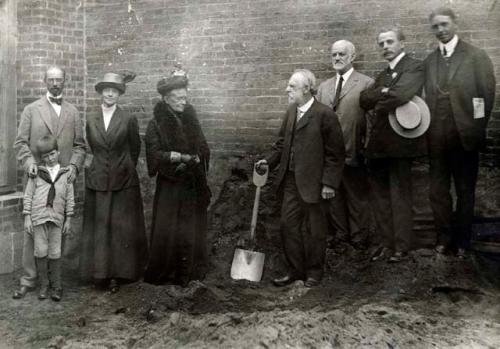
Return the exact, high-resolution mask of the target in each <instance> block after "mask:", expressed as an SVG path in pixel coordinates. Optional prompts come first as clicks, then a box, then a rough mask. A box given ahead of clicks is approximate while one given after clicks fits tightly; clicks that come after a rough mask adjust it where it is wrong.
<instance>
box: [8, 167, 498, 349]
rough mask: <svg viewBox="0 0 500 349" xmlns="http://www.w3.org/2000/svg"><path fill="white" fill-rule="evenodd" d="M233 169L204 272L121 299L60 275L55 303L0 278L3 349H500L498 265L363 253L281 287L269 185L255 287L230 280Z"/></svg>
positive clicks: (236, 228) (236, 201)
mask: <svg viewBox="0 0 500 349" xmlns="http://www.w3.org/2000/svg"><path fill="white" fill-rule="evenodd" d="M241 167H242V168H240V169H238V168H235V169H234V170H233V174H232V176H231V178H230V179H229V180H227V181H226V182H225V184H224V187H223V188H222V191H221V194H220V196H219V198H218V199H217V200H216V201H215V203H214V204H213V206H212V208H211V230H210V236H209V237H210V241H211V245H210V252H211V266H210V272H209V273H208V275H207V276H206V278H205V279H204V280H203V281H202V282H200V281H193V282H191V283H190V284H189V286H188V287H186V288H181V287H179V286H175V285H163V286H153V285H149V284H146V283H143V282H138V283H132V284H128V285H124V286H123V287H122V288H121V289H120V291H119V292H118V293H117V294H111V293H109V292H107V291H105V290H101V289H97V288H95V287H93V286H89V285H81V284H80V283H79V282H78V280H76V279H75V278H74V277H73V276H72V275H73V274H74V273H72V272H71V270H66V273H65V294H64V298H63V300H62V301H61V302H60V303H55V302H52V301H50V300H45V301H39V300H38V299H37V298H36V292H31V293H29V294H28V295H27V296H26V297H25V298H24V299H22V300H13V299H12V298H11V295H12V291H13V290H14V289H15V287H17V282H18V281H17V280H18V277H19V273H16V274H12V275H3V276H1V277H0V309H1V311H0V348H384V349H387V348H389V349H390V348H499V347H500V292H499V290H500V288H499V278H500V270H499V269H498V266H499V261H498V257H496V256H492V255H490V256H486V255H471V256H470V257H469V258H468V259H466V260H465V261H461V260H458V259H456V258H455V257H454V256H437V255H436V254H435V253H434V252H433V251H432V250H429V249H419V250H416V251H413V252H412V253H410V255H409V256H408V258H406V259H405V260H404V261H403V262H402V263H399V264H388V263H386V262H384V261H380V262H374V263H371V262H369V254H370V250H369V249H368V250H362V251H359V250H355V249H353V248H352V247H350V246H348V245H336V246H335V247H334V248H333V249H330V248H329V249H328V251H327V263H326V272H325V278H324V279H323V282H322V283H321V285H320V286H319V287H316V288H306V287H304V284H303V282H302V281H297V282H295V283H294V284H292V285H289V286H287V287H283V288H276V287H274V286H272V283H271V280H272V279H273V278H274V277H276V276H280V275H281V274H282V273H283V272H284V264H283V260H282V253H281V247H280V243H279V229H278V227H279V223H278V218H279V217H278V212H279V207H278V206H277V204H276V203H275V202H274V199H273V198H274V195H273V193H272V192H271V190H270V189H269V188H267V187H266V189H265V190H264V192H263V197H262V200H263V205H262V208H261V211H260V216H259V219H260V223H259V226H258V232H257V239H258V241H257V246H258V250H260V251H262V252H265V254H266V265H265V272H264V277H263V280H262V281H261V282H259V283H251V282H246V281H234V280H231V279H230V277H229V270H230V265H231V260H232V255H233V252H234V248H235V246H236V245H237V244H238V243H241V242H242V241H243V240H242V239H243V238H244V237H245V235H246V234H247V233H248V229H249V221H250V217H251V214H250V212H251V206H252V203H253V188H252V185H251V183H250V181H249V178H248V175H247V173H248V170H247V169H246V168H245V166H243V165H242V166H241Z"/></svg>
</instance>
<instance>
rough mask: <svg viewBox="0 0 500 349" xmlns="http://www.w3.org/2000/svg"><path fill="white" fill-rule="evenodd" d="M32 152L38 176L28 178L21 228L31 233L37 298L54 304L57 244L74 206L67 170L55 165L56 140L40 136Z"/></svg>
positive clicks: (59, 292) (58, 266)
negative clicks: (33, 247) (37, 161)
mask: <svg viewBox="0 0 500 349" xmlns="http://www.w3.org/2000/svg"><path fill="white" fill-rule="evenodd" d="M36 151H37V152H38V154H39V156H40V159H41V166H39V167H38V175H37V177H35V178H29V179H28V182H27V184H26V190H25V193H24V208H23V215H24V228H25V229H26V230H27V231H28V233H30V234H33V240H34V243H35V250H34V254H35V261H36V268H37V275H38V279H39V280H40V292H39V294H38V299H40V300H43V299H46V298H47V297H48V293H49V290H50V291H51V295H50V297H51V298H52V300H54V301H56V302H58V301H60V300H61V298H62V284H61V242H62V235H65V234H67V233H69V230H70V229H71V217H72V216H73V209H74V206H75V200H74V193H73V184H72V183H71V182H70V181H68V177H69V174H70V171H69V169H68V168H61V166H60V165H59V150H58V147H57V140H56V139H55V138H54V137H53V136H50V135H48V136H44V137H42V138H40V140H38V142H37V144H36Z"/></svg>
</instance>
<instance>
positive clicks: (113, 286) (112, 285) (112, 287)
mask: <svg viewBox="0 0 500 349" xmlns="http://www.w3.org/2000/svg"><path fill="white" fill-rule="evenodd" d="M119 290H120V285H119V284H118V280H116V279H111V280H109V291H110V292H111V293H117V292H118V291H119Z"/></svg>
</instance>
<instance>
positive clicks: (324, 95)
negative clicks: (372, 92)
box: [316, 70, 374, 166]
mask: <svg viewBox="0 0 500 349" xmlns="http://www.w3.org/2000/svg"><path fill="white" fill-rule="evenodd" d="M373 82H374V80H373V79H372V78H370V77H369V76H366V75H364V74H361V73H359V72H357V71H356V70H354V71H353V72H352V73H351V76H349V79H347V81H345V82H344V85H343V86H342V90H341V92H340V97H339V105H338V106H337V108H336V110H335V113H336V114H337V116H338V118H339V122H340V126H341V127H342V133H343V136H344V143H345V148H346V161H345V162H346V164H347V165H350V166H358V165H360V164H362V159H361V158H360V157H361V153H362V150H363V147H364V143H365V138H366V114H367V112H366V111H365V110H364V109H363V108H361V106H360V105H359V95H360V93H361V92H362V91H363V90H365V89H367V88H368V87H370V86H371V85H372V84H373ZM336 83H337V75H335V76H334V77H332V78H330V79H328V80H325V81H323V82H322V83H321V84H320V85H319V88H318V93H317V94H316V99H317V100H318V101H319V102H321V103H323V104H325V105H327V106H329V107H330V108H332V109H333V103H334V99H335V90H336V88H335V84H336Z"/></svg>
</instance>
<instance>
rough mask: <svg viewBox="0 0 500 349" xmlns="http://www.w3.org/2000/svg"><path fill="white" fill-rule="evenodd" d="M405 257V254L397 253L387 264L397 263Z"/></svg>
mask: <svg viewBox="0 0 500 349" xmlns="http://www.w3.org/2000/svg"><path fill="white" fill-rule="evenodd" d="M405 256H406V253H405V252H401V251H397V252H396V253H394V254H393V255H392V256H391V257H390V258H389V260H388V261H387V262H389V263H399V262H401V261H402V260H403V258H404V257H405Z"/></svg>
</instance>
